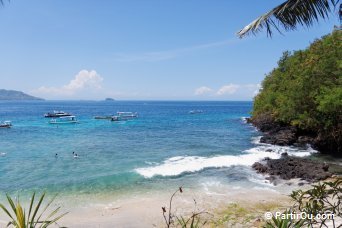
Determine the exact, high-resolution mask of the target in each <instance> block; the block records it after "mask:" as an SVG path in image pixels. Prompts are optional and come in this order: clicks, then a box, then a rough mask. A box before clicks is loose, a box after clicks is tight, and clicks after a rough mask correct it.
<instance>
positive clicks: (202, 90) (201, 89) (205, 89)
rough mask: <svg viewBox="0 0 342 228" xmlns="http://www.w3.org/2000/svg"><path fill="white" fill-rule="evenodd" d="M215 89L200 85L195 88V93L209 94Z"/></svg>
mask: <svg viewBox="0 0 342 228" xmlns="http://www.w3.org/2000/svg"><path fill="white" fill-rule="evenodd" d="M212 91H213V90H212V89H211V88H209V87H206V86H202V87H199V88H197V89H196V90H195V95H196V96H199V95H204V94H208V93H211V92H212Z"/></svg>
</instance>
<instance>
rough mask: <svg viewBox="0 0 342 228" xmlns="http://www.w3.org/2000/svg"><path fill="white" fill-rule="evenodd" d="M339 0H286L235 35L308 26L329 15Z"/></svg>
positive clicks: (240, 35)
mask: <svg viewBox="0 0 342 228" xmlns="http://www.w3.org/2000/svg"><path fill="white" fill-rule="evenodd" d="M339 1H340V0H287V1H285V2H284V3H282V4H280V5H279V6H277V7H275V8H273V9H272V10H271V11H269V12H267V13H265V14H264V15H262V16H260V17H258V18H257V19H255V20H254V21H253V22H251V23H250V24H249V25H247V26H246V27H244V28H243V29H241V30H240V31H239V32H238V33H237V35H238V36H239V37H240V38H242V37H244V36H246V35H249V34H251V33H252V34H254V35H255V34H256V33H258V32H260V31H261V30H263V29H266V32H267V35H268V36H272V33H273V29H276V30H277V31H278V32H280V33H281V28H282V29H284V30H285V31H289V30H295V29H296V28H297V26H298V25H301V26H305V27H310V26H312V25H313V23H314V22H317V21H318V20H319V19H320V18H323V19H326V18H328V17H329V14H330V12H331V9H332V8H335V7H336V6H337V4H338V3H339Z"/></svg>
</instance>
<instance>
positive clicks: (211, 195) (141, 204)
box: [59, 188, 290, 228]
mask: <svg viewBox="0 0 342 228" xmlns="http://www.w3.org/2000/svg"><path fill="white" fill-rule="evenodd" d="M172 193H173V192H172V191H165V192H163V193H160V192H159V193H146V194H142V195H136V196H132V197H129V198H118V199H116V197H114V196H113V197H112V199H111V197H110V196H107V198H106V201H107V202H97V203H92V204H91V205H90V206H72V205H67V203H66V202H65V205H66V207H67V209H68V211H69V214H67V215H66V216H65V217H64V218H63V219H62V220H60V222H59V224H60V225H65V226H68V227H80V228H81V227H82V228H85V227H89V228H92V227H101V228H107V227H108V228H110V227H164V220H163V216H162V207H163V206H166V207H167V208H168V204H169V198H170V196H171V195H172ZM194 199H195V200H196V205H195V203H194ZM233 203H236V204H238V205H241V206H243V207H245V208H247V209H248V208H250V209H252V208H259V209H260V208H267V205H275V206H284V207H285V206H288V205H290V201H289V197H287V196H286V194H284V193H280V192H277V191H275V190H271V189H266V188H265V189H262V188H260V189H234V188H231V189H229V190H228V191H227V188H226V189H221V190H220V191H216V192H204V191H199V190H192V189H187V188H184V192H183V193H178V194H177V195H176V197H175V198H174V201H173V206H172V207H173V209H172V211H174V212H176V214H178V215H179V214H182V215H186V214H188V213H189V212H192V211H194V210H197V211H200V210H205V211H207V212H209V213H211V214H212V215H213V216H212V217H211V218H212V219H215V218H216V219H217V218H218V216H219V214H220V213H221V212H222V211H224V210H225V209H226V208H227V206H228V205H230V204H233ZM64 209H66V208H64ZM257 213H259V214H263V213H264V212H263V211H262V209H261V211H257ZM242 216H243V215H242Z"/></svg>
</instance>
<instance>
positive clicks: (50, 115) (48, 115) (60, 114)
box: [44, 111, 72, 118]
mask: <svg viewBox="0 0 342 228" xmlns="http://www.w3.org/2000/svg"><path fill="white" fill-rule="evenodd" d="M63 116H72V115H71V114H70V113H67V112H64V111H53V113H50V112H48V113H46V114H44V117H45V118H58V117H63Z"/></svg>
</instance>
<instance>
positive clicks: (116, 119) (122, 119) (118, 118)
mask: <svg viewBox="0 0 342 228" xmlns="http://www.w3.org/2000/svg"><path fill="white" fill-rule="evenodd" d="M110 120H111V121H124V120H127V119H125V118H122V117H121V116H112V117H111V119H110Z"/></svg>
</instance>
